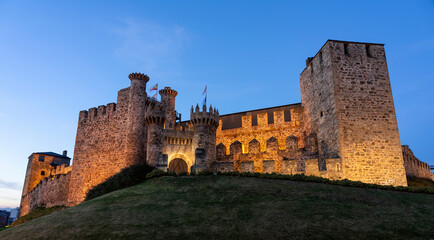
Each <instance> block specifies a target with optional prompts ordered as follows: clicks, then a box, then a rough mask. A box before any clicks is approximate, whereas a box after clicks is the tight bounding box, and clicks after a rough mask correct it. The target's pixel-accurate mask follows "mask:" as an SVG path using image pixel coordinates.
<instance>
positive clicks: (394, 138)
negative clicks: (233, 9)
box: [22, 40, 426, 209]
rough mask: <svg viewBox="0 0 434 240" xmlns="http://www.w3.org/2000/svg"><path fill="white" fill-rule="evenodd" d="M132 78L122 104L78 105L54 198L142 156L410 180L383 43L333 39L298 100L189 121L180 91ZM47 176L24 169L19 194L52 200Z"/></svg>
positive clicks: (73, 196)
mask: <svg viewBox="0 0 434 240" xmlns="http://www.w3.org/2000/svg"><path fill="white" fill-rule="evenodd" d="M129 79H130V81H131V85H130V87H128V88H125V89H122V90H120V91H119V92H118V98H117V103H109V104H107V105H106V106H99V107H98V108H91V109H89V110H88V111H81V112H80V114H79V120H78V128H77V136H76V143H75V152H74V164H73V165H72V170H71V171H70V173H67V174H65V172H63V175H65V177H62V179H63V180H59V186H60V185H62V184H65V183H66V182H67V183H68V184H67V185H68V187H67V193H61V194H63V195H62V197H58V198H57V199H58V203H62V204H67V205H75V204H78V203H80V202H82V201H83V200H84V198H85V196H86V193H87V192H88V191H89V190H90V189H91V188H93V187H94V186H96V185H98V184H99V183H101V182H103V181H105V180H106V179H107V178H109V177H110V176H113V175H114V174H116V173H118V172H119V171H120V170H121V169H123V168H125V167H128V166H131V165H133V164H137V163H141V162H147V163H148V164H149V165H151V166H155V167H156V168H158V169H162V170H170V171H178V172H180V171H186V172H190V171H201V170H209V171H241V172H268V173H271V172H276V173H282V174H299V173H303V174H306V175H315V176H322V177H326V178H331V179H344V178H347V179H351V180H358V181H363V182H367V183H376V184H390V185H394V186H398V185H400V186H406V185H407V182H406V173H405V171H406V169H407V167H404V159H410V157H404V158H403V153H402V151H404V152H405V153H406V152H407V153H408V150H406V149H405V148H404V149H403V150H402V149H401V145H400V139H399V133H398V126H397V122H396V116H395V109H394V104H393V98H392V92H391V87H390V81H389V74H388V69H387V63H386V57H385V52H384V47H383V45H382V44H373V43H356V42H344V41H334V40H329V41H327V42H326V43H325V44H324V46H323V47H322V48H321V49H320V51H319V52H318V53H317V54H316V55H315V56H314V57H313V58H308V60H307V61H306V68H305V69H304V70H303V71H302V73H301V75H300V89H301V103H295V104H289V105H284V106H277V107H272V108H266V109H256V110H252V111H246V112H240V113H234V114H227V115H221V116H220V115H219V112H218V110H217V109H215V108H212V107H207V106H196V107H194V108H193V107H192V108H191V112H190V120H189V121H184V122H180V121H178V118H177V116H178V115H177V113H176V110H175V98H176V96H177V95H178V92H177V91H175V90H173V89H171V88H170V87H166V88H164V89H162V90H160V91H159V93H160V95H161V101H155V100H152V99H151V98H149V97H148V96H147V94H146V83H147V82H148V81H149V78H148V76H146V75H144V74H141V73H133V74H130V75H129ZM411 155H412V154H411ZM404 156H410V155H409V154H407V155H405V154H404ZM408 162H412V160H411V161H410V160H409V161H408ZM29 164H30V163H29ZM424 166H425V165H424ZM33 168H35V171H39V170H40V169H39V167H36V165H34V164H30V165H29V166H28V171H27V172H28V173H29V172H32V171H33ZM425 168H426V166H425ZM412 169H414V167H413V168H412ZM407 171H410V172H411V171H412V172H416V171H413V170H411V169H410V167H409V168H408V170H407ZM419 175H420V174H419ZM53 176H55V175H53ZM42 179H43V178H41V177H40V176H38V177H35V175H31V176H30V175H28V176H27V175H26V184H25V191H23V196H24V195H26V194H27V193H28V192H29V191H33V192H34V193H33V195H32V197H31V198H29V197H27V198H24V197H23V199H24V200H23V201H22V205H23V204H24V205H26V206H27V209H31V208H33V207H35V206H38V205H44V204H46V205H48V204H50V205H52V204H54V203H53V201H48V200H47V199H45V200H43V201H40V199H39V198H42V197H41V194H42V195H43V193H44V192H55V187H54V188H53V186H54V185H55V184H53V183H55V181H56V179H55V178H52V177H51V181H52V182H50V181H48V180H47V181H46V183H45V184H44V182H42V183H41V186H40V187H36V188H35V186H36V184H38V182H39V181H40V180H42ZM59 179H60V177H59ZM44 181H45V180H44ZM38 186H39V185H38ZM62 186H63V185H62ZM35 189H36V190H35ZM59 194H60V193H59ZM27 196H28V195H27ZM35 198H38V199H36V200H35ZM65 199H66V200H65ZM26 206H22V207H24V208H26Z"/></svg>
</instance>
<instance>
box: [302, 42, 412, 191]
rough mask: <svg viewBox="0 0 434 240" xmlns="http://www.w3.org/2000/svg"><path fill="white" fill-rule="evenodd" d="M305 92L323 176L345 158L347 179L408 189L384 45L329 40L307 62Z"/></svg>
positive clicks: (307, 115) (308, 124) (308, 130)
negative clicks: (332, 161)
mask: <svg viewBox="0 0 434 240" xmlns="http://www.w3.org/2000/svg"><path fill="white" fill-rule="evenodd" d="M300 89H301V100H302V104H303V106H304V109H305V118H306V119H305V121H306V134H310V133H312V132H315V133H316V134H317V136H318V142H319V158H320V160H319V162H320V164H319V167H320V170H325V169H321V167H322V166H325V165H324V164H321V161H326V160H325V159H327V158H336V157H340V158H341V159H342V166H341V171H342V173H343V177H344V178H347V179H350V180H355V181H362V182H366V183H376V184H382V185H394V186H407V181H406V176H405V169H404V164H403V163H404V161H403V157H402V151H401V142H400V139H399V132H398V125H397V121H396V115H395V107H394V104H393V97H392V91H391V86H390V80H389V73H388V69H387V63H386V56H385V51H384V45H383V44H374V43H359V42H345V41H335V40H328V41H327V42H326V43H325V44H324V46H323V47H322V48H321V50H320V51H319V52H318V53H317V54H316V55H315V57H313V58H308V59H307V61H306V68H305V69H304V70H303V72H302V73H301V75H300Z"/></svg>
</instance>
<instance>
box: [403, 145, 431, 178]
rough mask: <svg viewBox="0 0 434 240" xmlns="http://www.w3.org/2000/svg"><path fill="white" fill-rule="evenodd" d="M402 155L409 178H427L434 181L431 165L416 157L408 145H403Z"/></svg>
mask: <svg viewBox="0 0 434 240" xmlns="http://www.w3.org/2000/svg"><path fill="white" fill-rule="evenodd" d="M402 155H403V157H404V167H405V172H406V174H407V176H412V177H418V178H426V179H430V180H432V181H434V173H432V172H431V170H430V168H429V165H428V164H427V163H424V162H422V161H421V160H419V159H418V158H417V157H415V156H414V154H413V151H411V149H410V148H409V147H408V145H402Z"/></svg>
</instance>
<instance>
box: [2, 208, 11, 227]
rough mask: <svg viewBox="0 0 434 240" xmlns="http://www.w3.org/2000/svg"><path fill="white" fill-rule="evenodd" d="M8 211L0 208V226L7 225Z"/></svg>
mask: <svg viewBox="0 0 434 240" xmlns="http://www.w3.org/2000/svg"><path fill="white" fill-rule="evenodd" d="M9 215H10V212H8V211H5V210H0V227H4V226H6V225H8V221H9Z"/></svg>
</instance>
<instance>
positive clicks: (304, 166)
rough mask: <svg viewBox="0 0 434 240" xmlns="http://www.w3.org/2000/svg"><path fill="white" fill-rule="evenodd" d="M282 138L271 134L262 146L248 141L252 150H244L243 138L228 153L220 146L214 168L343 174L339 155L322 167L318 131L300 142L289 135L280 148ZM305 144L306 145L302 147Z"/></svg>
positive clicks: (262, 171) (254, 141)
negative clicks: (324, 168) (321, 168)
mask: <svg viewBox="0 0 434 240" xmlns="http://www.w3.org/2000/svg"><path fill="white" fill-rule="evenodd" d="M280 145H281V144H279V141H278V140H277V139H276V138H274V137H270V138H269V139H268V140H267V141H266V143H265V146H264V147H262V146H261V144H260V142H259V141H257V140H256V139H253V140H251V141H250V142H249V143H248V145H247V146H248V149H249V151H248V152H246V151H243V144H242V143H241V142H240V141H235V142H233V143H232V144H231V145H230V147H229V149H230V150H229V154H226V146H225V145H224V144H222V143H220V144H219V145H217V147H216V149H217V153H216V158H217V161H216V162H215V163H214V165H213V167H214V170H215V171H222V172H227V171H240V172H260V173H272V172H276V173H282V174H291V175H292V174H302V173H303V174H306V175H314V176H321V177H326V178H331V179H339V178H341V177H342V170H341V166H342V161H341V159H340V158H332V159H326V169H327V170H320V167H319V161H318V160H319V158H318V142H317V140H316V136H315V134H311V135H309V136H307V137H306V138H305V142H304V143H302V144H299V139H298V138H297V137H295V136H293V135H291V136H289V137H287V138H286V139H285V140H284V142H283V145H284V146H283V149H280V147H279V146H280ZM299 145H303V146H304V147H303V148H299Z"/></svg>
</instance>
